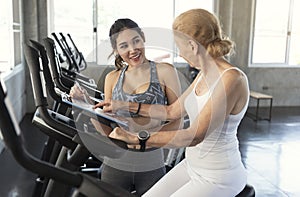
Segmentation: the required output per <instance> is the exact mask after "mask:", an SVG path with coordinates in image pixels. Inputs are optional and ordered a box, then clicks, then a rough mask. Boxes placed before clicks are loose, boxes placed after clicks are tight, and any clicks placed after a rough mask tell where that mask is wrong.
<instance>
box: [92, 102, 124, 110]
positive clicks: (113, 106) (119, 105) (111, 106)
mask: <svg viewBox="0 0 300 197" xmlns="http://www.w3.org/2000/svg"><path fill="white" fill-rule="evenodd" d="M126 106H128V102H124V101H118V100H110V99H109V100H104V101H101V102H99V103H97V104H96V105H94V109H96V108H98V107H103V111H104V112H116V111H118V110H120V109H123V110H126ZM127 110H128V107H127Z"/></svg>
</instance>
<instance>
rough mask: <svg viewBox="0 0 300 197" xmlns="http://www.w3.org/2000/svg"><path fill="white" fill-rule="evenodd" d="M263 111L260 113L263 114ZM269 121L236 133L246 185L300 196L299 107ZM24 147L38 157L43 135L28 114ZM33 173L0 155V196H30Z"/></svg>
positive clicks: (263, 192) (260, 192)
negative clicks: (245, 174)
mask: <svg viewBox="0 0 300 197" xmlns="http://www.w3.org/2000/svg"><path fill="white" fill-rule="evenodd" d="M263 113H264V111H262V114H263ZM272 116H273V117H272V121H271V122H268V121H258V122H255V121H253V120H252V119H250V118H248V117H245V118H244V119H243V120H242V123H241V125H240V128H239V131H238V137H239V139H240V149H241V153H242V158H243V162H244V164H245V166H246V168H247V170H248V183H249V184H251V185H253V186H254V187H255V190H256V196H257V197H271V196H272V197H273V196H274V197H281V196H283V197H285V196H290V197H294V196H295V197H296V196H300V187H299V183H300V168H299V166H300V153H299V150H300V107H298V108H273V113H272ZM21 127H22V128H23V131H24V134H25V139H26V140H27V143H26V147H27V149H28V150H29V152H31V153H32V154H33V155H35V156H37V157H40V155H41V152H42V148H43V144H44V142H45V140H46V136H45V135H44V134H42V133H41V132H39V130H37V129H36V128H34V127H32V125H31V115H27V116H26V117H25V118H24V120H23V121H22V123H21ZM35 178H36V175H35V174H32V173H30V172H28V171H26V170H24V168H22V167H21V166H19V165H18V164H17V163H16V162H15V160H14V158H13V157H12V155H11V154H10V152H9V151H8V150H7V149H5V150H4V151H3V152H2V153H1V154H0V196H1V197H6V196H7V197H17V196H21V197H23V196H24V197H28V196H32V191H33V188H34V180H35Z"/></svg>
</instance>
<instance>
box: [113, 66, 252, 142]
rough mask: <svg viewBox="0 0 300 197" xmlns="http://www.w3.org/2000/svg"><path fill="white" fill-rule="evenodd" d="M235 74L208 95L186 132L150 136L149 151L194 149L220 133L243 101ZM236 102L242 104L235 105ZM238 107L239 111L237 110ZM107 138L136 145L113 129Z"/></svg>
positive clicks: (130, 136) (241, 84) (243, 93)
mask: <svg viewBox="0 0 300 197" xmlns="http://www.w3.org/2000/svg"><path fill="white" fill-rule="evenodd" d="M236 72H237V71H230V72H226V74H224V75H223V77H222V80H220V81H219V83H218V84H217V86H216V88H215V89H214V91H213V92H212V95H211V97H210V99H209V100H208V101H207V103H206V104H205V106H204V108H203V109H202V111H201V112H199V115H198V116H197V118H196V120H195V121H194V122H193V124H191V125H190V127H189V128H187V129H181V130H173V131H159V132H156V133H152V135H151V137H150V138H149V140H148V141H147V146H151V147H169V148H174V147H186V146H195V145H197V144H199V143H200V142H202V141H203V139H204V138H205V136H207V135H209V134H210V133H211V132H212V131H214V130H215V129H220V128H221V127H222V126H223V124H224V120H225V118H227V117H228V115H229V114H231V113H232V112H233V111H235V110H236V109H237V108H240V109H238V110H237V112H236V113H238V112H239V110H241V109H242V107H243V106H244V105H245V104H246V100H247V95H246V92H247V86H246V85H245V84H246V83H245V80H244V78H243V77H241V76H240V75H241V74H237V73H236ZM239 101H242V102H241V103H239ZM239 106H241V107H239ZM110 137H112V138H117V139H120V140H123V141H125V142H127V143H131V144H138V143H139V141H138V138H137V137H136V135H134V134H131V133H128V132H126V131H124V130H122V129H120V128H116V129H115V130H114V131H113V132H112V133H111V134H110Z"/></svg>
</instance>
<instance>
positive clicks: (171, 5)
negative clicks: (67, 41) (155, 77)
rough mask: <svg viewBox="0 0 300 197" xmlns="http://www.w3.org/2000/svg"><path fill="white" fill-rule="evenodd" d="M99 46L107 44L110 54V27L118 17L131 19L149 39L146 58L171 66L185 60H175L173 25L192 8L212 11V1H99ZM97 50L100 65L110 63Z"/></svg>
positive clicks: (147, 40)
mask: <svg viewBox="0 0 300 197" xmlns="http://www.w3.org/2000/svg"><path fill="white" fill-rule="evenodd" d="M97 4H98V9H97V10H98V17H97V21H98V44H100V45H99V46H100V47H101V45H102V46H103V44H106V45H107V50H108V52H107V54H109V53H110V52H111V47H110V43H109V41H108V38H109V35H108V34H109V28H110V26H111V25H112V24H113V23H114V21H115V20H117V19H118V18H125V17H127V18H130V19H132V20H134V21H135V22H137V24H138V25H139V26H140V27H141V28H142V29H143V31H144V33H145V36H146V43H145V45H146V53H147V54H146V56H147V58H149V59H152V60H163V61H167V62H170V63H173V61H174V60H175V61H177V62H178V61H179V62H181V61H184V60H182V59H181V58H178V57H176V55H175V57H173V51H174V48H175V46H174V42H173V39H172V22H173V20H174V17H176V16H177V15H178V14H180V13H182V12H184V11H186V10H188V9H191V8H205V9H208V10H210V11H212V8H213V0H184V1H175V0H152V1H140V0H127V1H119V0H110V1H107V0H98V1H97ZM100 50H102V49H101V48H99V49H98V52H97V54H98V64H105V62H106V63H107V59H106V58H107V56H102V54H103V53H101V52H99V51H100Z"/></svg>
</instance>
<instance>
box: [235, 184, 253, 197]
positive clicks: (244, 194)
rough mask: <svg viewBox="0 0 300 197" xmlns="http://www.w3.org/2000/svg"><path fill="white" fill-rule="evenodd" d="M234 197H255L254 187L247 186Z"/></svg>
mask: <svg viewBox="0 0 300 197" xmlns="http://www.w3.org/2000/svg"><path fill="white" fill-rule="evenodd" d="M235 197H255V190H254V187H253V186H252V185H249V184H247V185H246V186H245V187H244V189H243V190H242V191H241V192H240V193H239V194H238V195H236V196H235Z"/></svg>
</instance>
